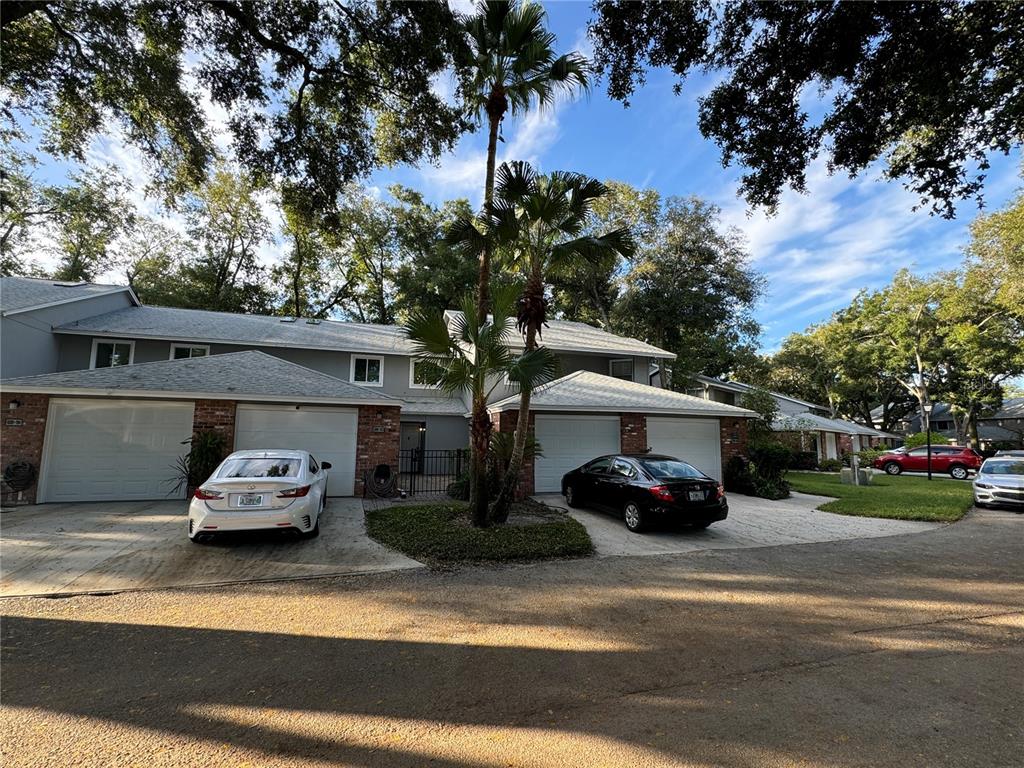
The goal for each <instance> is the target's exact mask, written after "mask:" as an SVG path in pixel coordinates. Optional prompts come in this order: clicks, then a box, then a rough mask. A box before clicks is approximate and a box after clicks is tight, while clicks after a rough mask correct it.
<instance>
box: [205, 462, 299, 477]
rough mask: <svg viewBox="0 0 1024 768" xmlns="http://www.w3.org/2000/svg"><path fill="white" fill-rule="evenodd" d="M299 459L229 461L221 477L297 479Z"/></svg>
mask: <svg viewBox="0 0 1024 768" xmlns="http://www.w3.org/2000/svg"><path fill="white" fill-rule="evenodd" d="M298 475H299V459H296V458H291V459H230V460H229V461H227V462H226V463H225V464H224V469H222V470H221V473H220V476H221V477H298Z"/></svg>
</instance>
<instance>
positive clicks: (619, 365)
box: [608, 358, 633, 381]
mask: <svg viewBox="0 0 1024 768" xmlns="http://www.w3.org/2000/svg"><path fill="white" fill-rule="evenodd" d="M608 370H609V372H610V373H611V375H612V378H616V379H623V380H624V381H632V380H633V360H632V358H626V359H624V360H612V361H611V362H609V363H608Z"/></svg>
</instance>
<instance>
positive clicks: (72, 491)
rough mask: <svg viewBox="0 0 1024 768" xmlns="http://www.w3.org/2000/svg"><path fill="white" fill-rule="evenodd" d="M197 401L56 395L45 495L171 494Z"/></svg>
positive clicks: (114, 496)
mask: <svg viewBox="0 0 1024 768" xmlns="http://www.w3.org/2000/svg"><path fill="white" fill-rule="evenodd" d="M192 410H193V405H192V403H178V402H173V403H164V402H142V401H138V400H74V399H69V400H56V399H55V400H51V401H50V412H49V416H48V418H47V434H46V445H45V455H44V458H43V472H42V475H43V476H42V477H41V478H40V481H41V482H40V490H41V491H42V499H41V501H51V502H53V501H122V500H123V501H136V500H144V499H168V498H179V499H182V498H184V497H185V489H184V488H181V489H180V490H179V491H178V492H177V493H171V491H172V490H173V488H174V484H175V482H176V480H172V481H171V482H168V480H170V479H171V478H173V477H175V475H176V471H177V470H176V469H175V464H176V462H177V460H178V457H179V456H182V455H184V454H185V453H187V452H188V446H187V445H183V441H185V440H188V439H189V438H191V437H192Z"/></svg>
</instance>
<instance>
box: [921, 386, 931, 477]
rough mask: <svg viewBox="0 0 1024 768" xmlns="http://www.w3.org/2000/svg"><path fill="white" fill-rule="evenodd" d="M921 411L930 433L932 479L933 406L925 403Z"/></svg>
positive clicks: (929, 469) (929, 457)
mask: <svg viewBox="0 0 1024 768" xmlns="http://www.w3.org/2000/svg"><path fill="white" fill-rule="evenodd" d="M921 410H923V411H924V418H925V422H926V426H925V429H926V430H927V433H928V438H927V439H928V479H929V480H931V479H932V404H931V403H925V404H924V405H923V406H921Z"/></svg>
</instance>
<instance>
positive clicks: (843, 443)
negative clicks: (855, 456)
mask: <svg viewBox="0 0 1024 768" xmlns="http://www.w3.org/2000/svg"><path fill="white" fill-rule="evenodd" d="M836 442H837V443H838V445H839V455H840V456H842V455H843V454H844V453H853V438H852V437H850V436H849V435H839V438H838V440H837V441H836Z"/></svg>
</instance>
